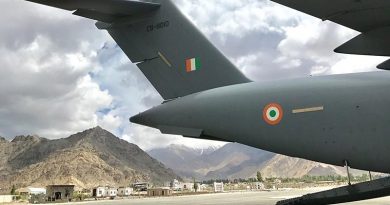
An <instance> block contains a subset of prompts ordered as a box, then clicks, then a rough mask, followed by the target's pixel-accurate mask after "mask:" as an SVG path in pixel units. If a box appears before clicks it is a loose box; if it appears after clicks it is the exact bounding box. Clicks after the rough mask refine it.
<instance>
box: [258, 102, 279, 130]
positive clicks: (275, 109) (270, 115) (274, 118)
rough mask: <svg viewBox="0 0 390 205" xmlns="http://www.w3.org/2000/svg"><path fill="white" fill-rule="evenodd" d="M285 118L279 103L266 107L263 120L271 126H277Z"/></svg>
mask: <svg viewBox="0 0 390 205" xmlns="http://www.w3.org/2000/svg"><path fill="white" fill-rule="evenodd" d="M282 118H283V109H282V106H280V105H279V104H277V103H270V104H268V105H266V106H265V107H264V110H263V119H264V121H265V122H267V123H268V124H270V125H277V124H279V123H280V121H281V120H282Z"/></svg>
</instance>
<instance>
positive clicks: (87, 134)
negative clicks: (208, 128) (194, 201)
mask: <svg viewBox="0 0 390 205" xmlns="http://www.w3.org/2000/svg"><path fill="white" fill-rule="evenodd" d="M174 178H179V179H180V177H179V176H177V175H176V174H175V173H174V172H173V171H172V170H171V169H168V168H166V167H165V166H164V165H163V164H162V163H160V162H159V161H157V160H155V159H154V158H152V157H150V156H149V155H148V154H147V153H146V152H144V151H143V150H141V149H140V148H139V147H138V146H137V145H134V144H131V143H128V142H127V141H124V140H121V139H119V138H117V137H116V136H114V135H113V134H111V133H110V132H108V131H106V130H104V129H102V128H100V127H96V128H93V129H89V130H86V131H84V132H80V133H77V134H74V135H72V136H70V137H68V138H63V139H57V140H48V139H45V138H41V137H38V136H18V137H15V138H14V139H13V140H12V141H7V140H5V139H4V138H0V188H3V190H4V189H9V188H10V187H11V186H12V185H15V186H16V187H25V186H38V187H42V186H46V185H49V184H74V185H76V187H78V188H80V189H81V188H87V189H90V188H93V187H95V186H99V185H110V186H123V185H129V184H130V183H134V182H140V181H147V182H152V183H156V184H159V183H161V184H162V183H164V182H167V181H170V180H172V179H174Z"/></svg>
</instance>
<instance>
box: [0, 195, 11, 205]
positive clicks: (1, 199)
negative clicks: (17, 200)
mask: <svg viewBox="0 0 390 205" xmlns="http://www.w3.org/2000/svg"><path fill="white" fill-rule="evenodd" d="M13 200H14V196H12V195H0V204H2V203H11V202H12V201H13Z"/></svg>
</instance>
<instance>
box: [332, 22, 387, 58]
mask: <svg viewBox="0 0 390 205" xmlns="http://www.w3.org/2000/svg"><path fill="white" fill-rule="evenodd" d="M389 36H390V27H384V28H380V29H376V30H373V31H368V32H365V33H362V34H360V35H358V36H356V37H355V38H353V39H352V40H350V41H348V42H346V43H344V44H343V45H341V46H339V47H338V48H336V49H335V52H337V53H347V54H358V55H374V56H390V39H389V38H388V37H389Z"/></svg>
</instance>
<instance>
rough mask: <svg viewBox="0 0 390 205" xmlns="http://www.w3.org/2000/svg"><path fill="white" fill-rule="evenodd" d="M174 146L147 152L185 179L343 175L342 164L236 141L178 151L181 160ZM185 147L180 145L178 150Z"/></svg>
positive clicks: (360, 172) (355, 171)
mask: <svg viewBox="0 0 390 205" xmlns="http://www.w3.org/2000/svg"><path fill="white" fill-rule="evenodd" d="M177 147H178V146H170V147H168V148H166V149H163V148H160V149H158V150H151V151H149V153H150V155H151V156H153V157H154V158H156V159H158V160H159V161H161V162H162V163H164V164H165V165H166V166H167V167H169V168H172V169H173V170H174V171H175V172H176V173H178V174H179V175H181V176H182V177H184V178H192V177H196V178H197V179H201V180H208V179H237V178H249V177H255V176H256V173H257V171H261V173H262V175H263V176H264V177H291V178H299V177H302V176H304V175H312V176H327V175H341V176H346V171H345V168H343V167H337V166H333V165H327V164H322V163H318V162H313V161H308V160H304V159H298V158H292V157H287V156H284V155H278V154H274V153H270V152H266V151H263V150H260V149H256V148H252V147H248V146H245V145H241V144H237V143H229V144H226V145H225V146H223V147H221V148H219V149H217V150H215V151H214V152H211V153H207V154H201V155H190V152H187V153H186V154H180V157H181V158H180V160H178V159H177V158H178V156H177V153H181V151H178V150H177V149H175V148H177ZM185 149H186V148H183V147H182V146H181V147H180V150H185ZM352 173H353V174H355V175H361V174H362V173H363V172H362V171H358V170H352Z"/></svg>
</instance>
